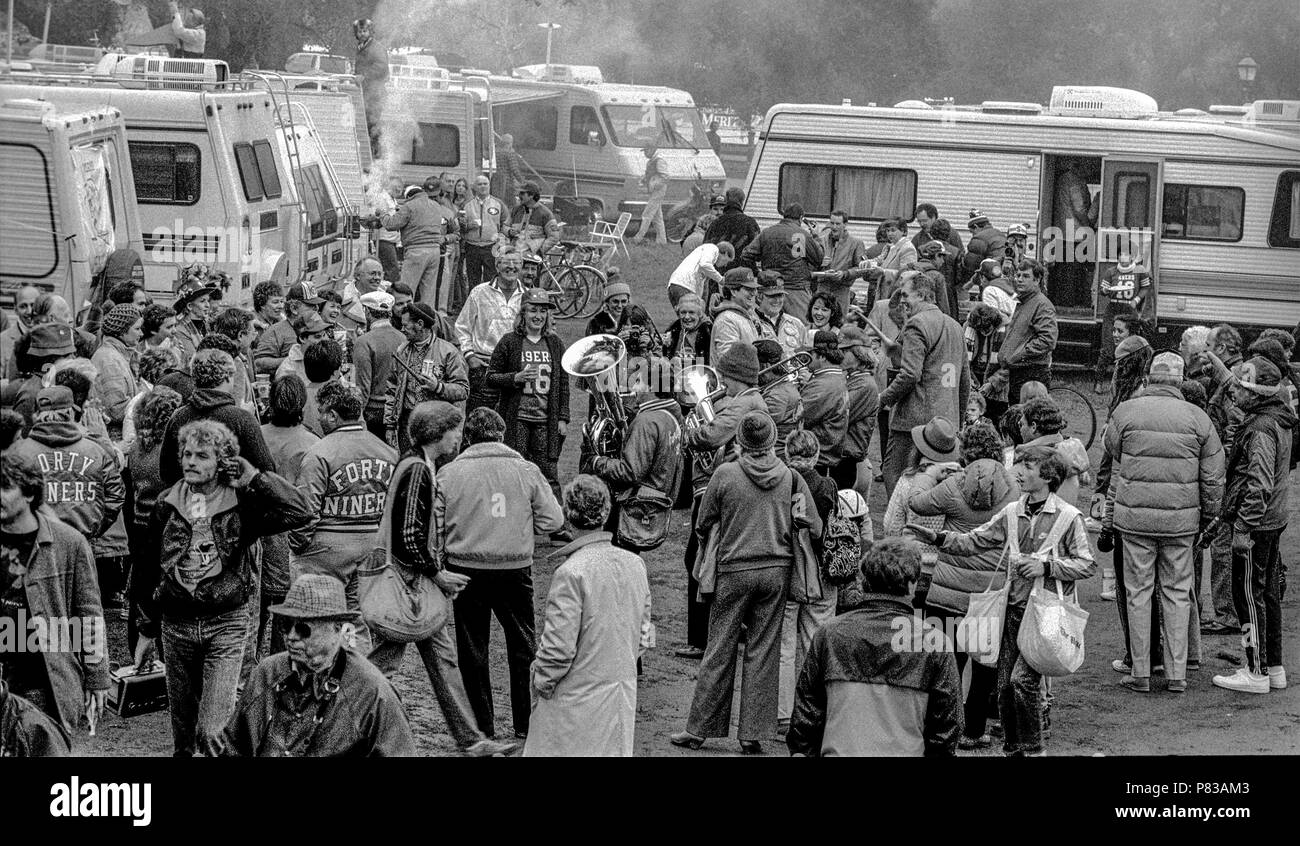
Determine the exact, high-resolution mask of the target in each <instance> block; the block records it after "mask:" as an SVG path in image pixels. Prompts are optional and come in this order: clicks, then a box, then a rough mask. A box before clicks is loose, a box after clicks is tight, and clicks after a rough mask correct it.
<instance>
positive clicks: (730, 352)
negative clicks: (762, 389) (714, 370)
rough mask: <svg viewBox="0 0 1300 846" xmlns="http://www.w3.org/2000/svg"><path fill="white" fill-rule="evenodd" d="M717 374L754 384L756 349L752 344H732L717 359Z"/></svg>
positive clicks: (756, 370)
mask: <svg viewBox="0 0 1300 846" xmlns="http://www.w3.org/2000/svg"><path fill="white" fill-rule="evenodd" d="M718 375H719V376H723V377H725V378H727V379H735V380H736V381H737V382H740V383H741V384H744V385H749V386H751V387H752V386H754V385H755V384H757V383H758V350H756V349H754V345H753V344H742V343H735V344H732V345H731V346H730V347H728V348H727V351H726V352H724V353H723V354H722V357H721V358H719V359H718Z"/></svg>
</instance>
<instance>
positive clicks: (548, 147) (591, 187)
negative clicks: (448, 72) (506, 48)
mask: <svg viewBox="0 0 1300 846" xmlns="http://www.w3.org/2000/svg"><path fill="white" fill-rule="evenodd" d="M489 81H490V83H491V86H492V112H493V115H494V117H495V119H496V120H495V124H496V126H495V129H496V132H497V134H498V137H500V136H501V135H507V134H509V135H512V136H514V147H515V150H516V151H517V152H518V153H519V154H520V155H521V156H522V157H523V159H524V161H525V162H526V163H527V164H528V165H529V166H530V167H531V168H532V169H533V170H534V171H535V172H536V173H537V174H540V175H541V177H542V178H543V179H544V180H546V181H547V182H549V183H550V187H551V189H552V190H553V191H554V193H555V194H557V195H562V196H575V197H585V198H590V199H591V200H592V201H593V206H594V207H595V208H596V210H597V211H598V213H599V214H600V216H601V217H603V218H606V219H609V220H613V219H615V218H617V217H618V216H619V214H621V213H623V212H630V213H631V214H632V218H633V220H634V221H638V222H639V221H640V219H641V213H642V211H643V210H644V209H645V204H646V192H645V190H644V189H643V188H642V187H641V184H640V183H641V178H642V177H643V176H644V175H645V165H646V159H645V156H644V155H643V154H642V152H641V148H642V147H643V146H644V145H645V143H646V142H647V141H657V142H658V144H659V150H660V155H661V157H662V160H663V163H664V166H665V170H666V171H667V174H668V177H669V188H668V195H667V198H666V205H665V208H664V211H665V212H667V211H668V209H669V208H671V207H672V206H673V205H674V204H675V203H678V202H681V201H684V200H688V199H690V197H691V187H692V186H693V185H694V184H695V181H696V180H697V179H699V180H703V181H705V182H707V183H712V182H717V183H722V182H724V181H725V180H726V178H727V174H726V171H725V170H723V167H722V162H721V160H719V159H718V156H717V154H715V153H714V152H713V148H712V147H711V146H709V140H708V138H706V137H705V129H704V124H703V123H702V122H701V120H700V110H699V109H697V108H696V106H695V101H694V100H693V99H691V95H690V94H688V93H686V92H685V91H679V90H677V89H673V88H661V87H657V86H649V85H618V84H613V83H607V82H605V81H604V79H603V77H602V75H601V73H600V69H599V68H595V67H581V66H572V65H532V66H527V67H523V68H516V69H515V71H514V76H509V77H506V76H492V77H489ZM547 187H548V186H546V185H543V186H542V188H543V190H544V191H545V190H546V189H547ZM513 199H514V198H508V200H509V201H511V202H513ZM637 225H638V226H639V223H638V224H637Z"/></svg>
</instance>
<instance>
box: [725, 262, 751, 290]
mask: <svg viewBox="0 0 1300 846" xmlns="http://www.w3.org/2000/svg"><path fill="white" fill-rule="evenodd" d="M722 287H724V288H758V280H757V279H755V278H754V271H752V270H750V269H749V268H748V267H733V268H731V269H730V270H728V271H727V273H726V275H725V276H723V277H722Z"/></svg>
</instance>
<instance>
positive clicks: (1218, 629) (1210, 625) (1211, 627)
mask: <svg viewBox="0 0 1300 846" xmlns="http://www.w3.org/2000/svg"><path fill="white" fill-rule="evenodd" d="M1238 631H1240V629H1237V628H1236V627H1234V626H1229V625H1227V624H1225V623H1220V622H1219V621H1218V620H1206V621H1205V622H1204V623H1201V634H1208V635H1219V634H1233V633H1235V632H1238Z"/></svg>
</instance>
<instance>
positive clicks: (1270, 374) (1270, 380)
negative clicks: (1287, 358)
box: [1237, 356, 1282, 397]
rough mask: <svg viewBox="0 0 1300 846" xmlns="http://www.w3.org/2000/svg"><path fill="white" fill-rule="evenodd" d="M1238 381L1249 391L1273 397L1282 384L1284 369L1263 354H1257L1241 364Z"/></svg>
mask: <svg viewBox="0 0 1300 846" xmlns="http://www.w3.org/2000/svg"><path fill="white" fill-rule="evenodd" d="M1237 378H1238V381H1239V382H1240V384H1241V386H1242V387H1243V388H1245V389H1246V390H1248V391H1251V392H1253V393H1256V394H1259V395H1260V396H1265V397H1271V396H1273V395H1274V394H1276V393H1277V392H1278V390H1279V388H1280V386H1281V384H1282V371H1280V370H1278V369H1277V365H1276V364H1274V363H1273V362H1271V361H1269V360H1268V359H1266V358H1262V357H1261V356H1255V357H1254V358H1251V359H1249V360H1248V361H1246V362H1244V363H1243V364H1241V365H1240V371H1239V375H1238V377H1237Z"/></svg>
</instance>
